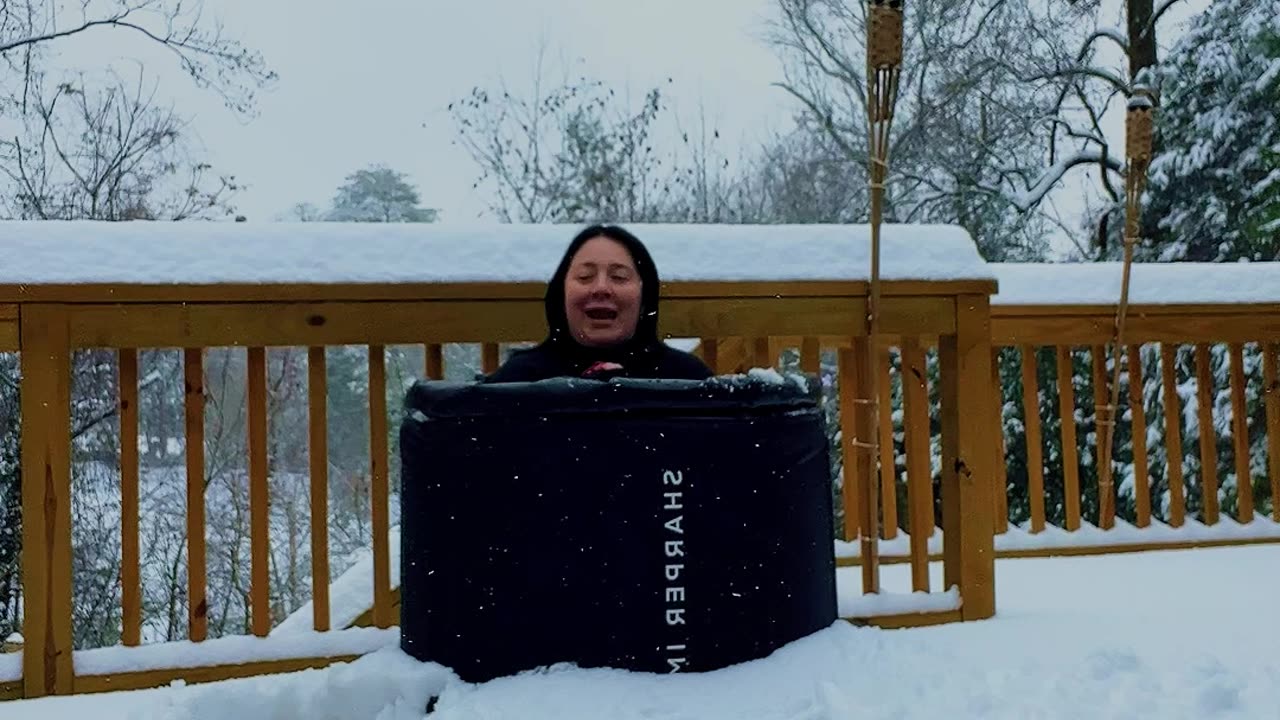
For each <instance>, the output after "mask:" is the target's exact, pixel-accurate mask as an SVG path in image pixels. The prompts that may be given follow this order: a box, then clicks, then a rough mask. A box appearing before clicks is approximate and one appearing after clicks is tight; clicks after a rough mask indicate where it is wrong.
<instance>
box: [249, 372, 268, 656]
mask: <svg viewBox="0 0 1280 720" xmlns="http://www.w3.org/2000/svg"><path fill="white" fill-rule="evenodd" d="M247 386H248V404H249V537H250V540H249V547H250V558H251V565H252V569H251V573H252V580H251V582H250V590H249V594H250V605H251V608H252V609H251V612H250V614H251V616H252V626H253V634H254V635H257V636H258V637H266V636H267V634H268V633H270V632H271V624H272V623H271V575H270V565H269V563H270V559H271V555H270V542H271V536H270V530H271V496H270V492H269V489H268V472H269V469H268V467H267V354H266V350H265V349H264V348H261V347H251V348H249V350H248V384H247Z"/></svg>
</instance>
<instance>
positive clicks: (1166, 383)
mask: <svg viewBox="0 0 1280 720" xmlns="http://www.w3.org/2000/svg"><path fill="white" fill-rule="evenodd" d="M1177 351H1178V348H1177V346H1176V345H1172V344H1170V343H1161V344H1160V380H1161V385H1162V390H1163V396H1164V448H1165V456H1166V458H1167V461H1166V462H1167V464H1166V466H1165V471H1164V472H1165V479H1166V481H1167V482H1168V485H1169V524H1170V525H1172V526H1173V527H1182V524H1183V522H1184V521H1185V520H1186V515H1187V499H1186V492H1185V490H1184V488H1183V485H1182V483H1183V480H1182V422H1181V418H1182V403H1181V402H1179V400H1178V384H1177V365H1176V363H1177Z"/></svg>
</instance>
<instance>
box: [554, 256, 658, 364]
mask: <svg viewBox="0 0 1280 720" xmlns="http://www.w3.org/2000/svg"><path fill="white" fill-rule="evenodd" d="M564 314H565V317H566V318H567V319H568V321H569V332H571V333H572V334H573V337H574V339H575V340H577V341H578V342H579V343H581V344H583V345H586V346H588V347H603V346H608V345H616V344H618V343H621V342H625V341H627V340H629V339H630V338H631V336H632V335H634V334H635V332H636V325H637V324H638V323H639V321H640V274H639V273H638V272H637V271H636V264H635V261H634V260H632V259H631V253H629V252H627V248H626V247H625V246H623V245H622V243H620V242H618V241H616V240H613V239H612V238H608V237H604V236H603V235H602V236H598V237H594V238H591V239H590V240H588V241H587V242H585V243H583V245H582V247H580V248H578V252H577V253H576V254H574V256H573V260H572V261H570V264H569V274H568V275H567V276H566V277H565V280H564Z"/></svg>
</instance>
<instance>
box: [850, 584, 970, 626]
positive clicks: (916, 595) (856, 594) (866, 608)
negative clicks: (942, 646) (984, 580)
mask: <svg viewBox="0 0 1280 720" xmlns="http://www.w3.org/2000/svg"><path fill="white" fill-rule="evenodd" d="M836 579H837V581H839V582H841V583H846V582H852V583H854V584H853V585H852V586H851V587H844V586H842V587H841V588H840V595H839V599H840V617H842V618H872V617H880V616H882V615H909V614H913V613H937V612H947V611H948V610H959V609H960V588H956V587H953V588H951V589H949V590H947V591H946V592H935V593H928V592H912V593H895V592H886V591H883V589H882V591H881V592H879V593H875V594H872V595H864V594H862V576H861V575H860V574H859V575H854V574H852V573H840V574H838V575H837V576H836Z"/></svg>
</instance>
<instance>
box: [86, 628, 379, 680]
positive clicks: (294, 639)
mask: <svg viewBox="0 0 1280 720" xmlns="http://www.w3.org/2000/svg"><path fill="white" fill-rule="evenodd" d="M399 641H400V629H399V628H389V629H386V630H382V629H378V628H352V629H350V630H340V631H334V632H324V633H318V632H309V633H297V634H291V635H286V636H283V637H267V638H259V637H245V636H234V637H224V638H217V639H215V640H206V641H204V642H201V643H193V642H189V641H181V642H169V643H158V644H155V645H141V646H138V647H123V646H116V647H107V648H98V649H95V650H80V651H77V652H76V653H75V655H74V662H75V669H76V674H77V675H113V674H116V673H126V672H139V671H143V670H160V669H165V668H190V667H212V666H215V665H239V664H245V663H251V662H261V661H266V660H287V659H291V658H313V657H338V656H342V655H364V654H367V653H371V652H373V651H375V650H379V649H381V648H384V647H387V646H389V645H398V644H399Z"/></svg>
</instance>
